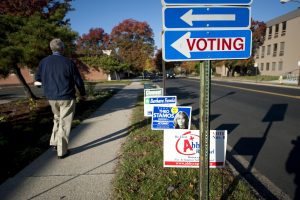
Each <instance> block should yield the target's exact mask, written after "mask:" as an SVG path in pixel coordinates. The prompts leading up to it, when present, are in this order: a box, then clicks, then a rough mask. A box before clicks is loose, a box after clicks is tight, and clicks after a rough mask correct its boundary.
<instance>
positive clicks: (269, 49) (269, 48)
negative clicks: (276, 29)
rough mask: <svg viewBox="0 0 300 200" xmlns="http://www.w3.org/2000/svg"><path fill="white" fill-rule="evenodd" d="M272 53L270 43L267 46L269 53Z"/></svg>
mask: <svg viewBox="0 0 300 200" xmlns="http://www.w3.org/2000/svg"><path fill="white" fill-rule="evenodd" d="M270 54H271V45H270V44H269V45H268V47H267V55H270Z"/></svg>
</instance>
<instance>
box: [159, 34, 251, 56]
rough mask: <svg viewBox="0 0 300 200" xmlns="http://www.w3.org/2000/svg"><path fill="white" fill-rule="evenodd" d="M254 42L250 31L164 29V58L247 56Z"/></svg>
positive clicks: (249, 54)
mask: <svg viewBox="0 0 300 200" xmlns="http://www.w3.org/2000/svg"><path fill="white" fill-rule="evenodd" d="M251 41H252V32H251V31H250V30H226V31H225V30H213V31H165V32H164V34H163V47H162V49H163V59H164V60H165V61H188V60H210V59H247V58H249V57H250V56H251V45H252V44H251Z"/></svg>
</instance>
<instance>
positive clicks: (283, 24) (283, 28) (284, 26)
mask: <svg viewBox="0 0 300 200" xmlns="http://www.w3.org/2000/svg"><path fill="white" fill-rule="evenodd" d="M285 32H286V22H282V31H281V36H284V35H285Z"/></svg>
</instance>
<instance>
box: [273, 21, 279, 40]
mask: <svg viewBox="0 0 300 200" xmlns="http://www.w3.org/2000/svg"><path fill="white" fill-rule="evenodd" d="M278 32H279V24H276V25H275V35H274V38H277V37H278Z"/></svg>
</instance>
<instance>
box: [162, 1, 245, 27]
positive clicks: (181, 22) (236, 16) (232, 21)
mask: <svg viewBox="0 0 300 200" xmlns="http://www.w3.org/2000/svg"><path fill="white" fill-rule="evenodd" d="M249 27H250V8H249V7H225V6H224V7H165V8H164V9H163V29H164V30H168V29H176V30H187V29H189V30H191V29H193V30H197V29H199V30H201V29H210V30H212V29H222V30H224V29H233V28H239V29H241V28H244V29H245V28H249Z"/></svg>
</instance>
